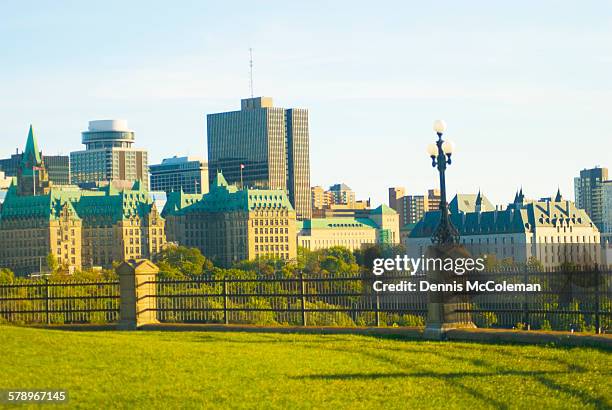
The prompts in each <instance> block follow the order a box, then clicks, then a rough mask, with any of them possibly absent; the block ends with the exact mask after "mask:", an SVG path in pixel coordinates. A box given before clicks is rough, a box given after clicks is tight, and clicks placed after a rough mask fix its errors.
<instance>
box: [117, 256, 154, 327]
mask: <svg viewBox="0 0 612 410" xmlns="http://www.w3.org/2000/svg"><path fill="white" fill-rule="evenodd" d="M158 272H159V268H158V267H157V266H156V265H155V264H154V263H153V262H151V261H150V260H148V259H135V260H134V259H131V260H129V261H126V262H123V263H122V264H121V265H119V266H118V267H117V274H118V275H119V293H120V300H121V304H120V308H119V329H122V330H135V329H137V328H138V327H140V326H142V325H147V324H151V323H158V321H157V311H156V310H155V309H156V308H157V298H156V297H155V296H156V294H157V284H156V283H152V282H155V280H156V279H157V273H158Z"/></svg>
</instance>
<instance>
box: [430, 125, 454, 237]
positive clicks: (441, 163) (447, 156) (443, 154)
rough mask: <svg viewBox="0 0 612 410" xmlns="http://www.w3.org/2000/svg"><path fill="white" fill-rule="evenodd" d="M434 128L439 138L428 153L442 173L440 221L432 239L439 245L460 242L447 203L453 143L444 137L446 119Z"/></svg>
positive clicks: (432, 162) (431, 145)
mask: <svg viewBox="0 0 612 410" xmlns="http://www.w3.org/2000/svg"><path fill="white" fill-rule="evenodd" d="M433 129H434V131H435V132H436V134H438V140H437V141H436V143H435V144H430V145H429V146H428V147H427V153H428V154H429V156H430V157H431V166H432V167H434V168H435V167H438V172H439V173H440V223H439V224H438V227H437V228H436V230H435V231H434V233H433V235H432V237H431V241H432V242H433V243H434V244H438V245H443V244H454V243H459V232H458V231H457V228H455V227H454V226H453V224H452V222H451V220H450V214H449V211H448V204H447V203H446V178H445V175H444V174H445V171H446V167H447V166H448V165H450V164H451V163H452V162H451V155H452V153H453V145H452V144H451V143H450V142H449V141H444V140H443V139H442V134H444V131H446V123H445V122H444V121H442V120H436V121H435V122H434V125H433Z"/></svg>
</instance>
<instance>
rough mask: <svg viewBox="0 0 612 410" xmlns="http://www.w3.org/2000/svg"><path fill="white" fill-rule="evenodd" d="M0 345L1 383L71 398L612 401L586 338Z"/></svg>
mask: <svg viewBox="0 0 612 410" xmlns="http://www.w3.org/2000/svg"><path fill="white" fill-rule="evenodd" d="M0 346H2V355H0V389H2V388H3V389H8V388H21V389H23V388H36V389H44V388H48V389H66V390H67V391H68V392H69V398H70V401H69V405H70V407H87V408H92V407H96V408H111V407H120V408H135V407H137V408H145V407H147V408H160V407H179V406H180V407H183V408H184V407H210V406H215V407H245V408H252V407H260V408H270V407H276V408H311V407H316V408H334V409H335V408H380V407H384V408H440V407H450V408H525V407H531V408H610V407H611V406H612V354H611V353H610V352H609V351H608V352H606V351H602V350H597V349H592V348H558V347H543V346H539V347H538V346H514V345H484V344H473V343H455V342H448V343H438V342H417V341H402V340H392V339H384V338H376V337H368V336H351V335H297V334H258V333H226V332H224V333H208V332H183V333H178V332H166V333H161V332H67V331H59V330H56V331H52V330H41V329H28V328H16V327H6V326H2V327H0ZM52 407H53V406H51V407H50V408H52Z"/></svg>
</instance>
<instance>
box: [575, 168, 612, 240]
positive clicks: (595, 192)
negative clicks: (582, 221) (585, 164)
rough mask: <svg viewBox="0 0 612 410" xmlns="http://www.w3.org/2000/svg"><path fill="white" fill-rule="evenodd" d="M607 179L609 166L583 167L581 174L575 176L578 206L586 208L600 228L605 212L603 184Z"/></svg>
mask: <svg viewBox="0 0 612 410" xmlns="http://www.w3.org/2000/svg"><path fill="white" fill-rule="evenodd" d="M607 180H608V168H599V167H595V168H592V169H583V170H582V171H580V176H578V177H576V178H574V195H575V198H576V206H578V208H581V209H584V210H585V211H586V213H587V214H588V215H589V216H590V217H591V220H592V221H593V222H594V223H595V225H597V227H598V228H600V229H601V228H602V227H603V226H602V224H603V213H604V209H603V208H604V201H603V184H604V181H607Z"/></svg>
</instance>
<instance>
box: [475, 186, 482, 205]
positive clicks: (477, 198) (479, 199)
mask: <svg viewBox="0 0 612 410" xmlns="http://www.w3.org/2000/svg"><path fill="white" fill-rule="evenodd" d="M476 205H482V195H481V194H480V189H479V190H478V195H476Z"/></svg>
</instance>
